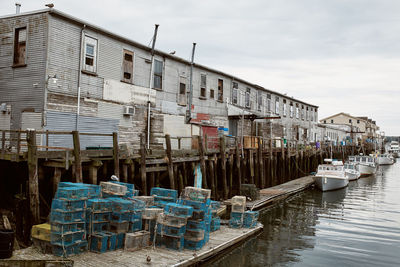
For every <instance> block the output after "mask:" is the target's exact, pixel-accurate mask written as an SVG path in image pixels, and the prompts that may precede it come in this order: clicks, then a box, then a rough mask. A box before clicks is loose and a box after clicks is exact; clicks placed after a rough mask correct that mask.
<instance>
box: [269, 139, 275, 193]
mask: <svg viewBox="0 0 400 267" xmlns="http://www.w3.org/2000/svg"><path fill="white" fill-rule="evenodd" d="M273 150H274V148H273V146H272V139H270V140H269V174H270V177H269V187H271V186H273V185H274V178H275V177H274V153H273Z"/></svg>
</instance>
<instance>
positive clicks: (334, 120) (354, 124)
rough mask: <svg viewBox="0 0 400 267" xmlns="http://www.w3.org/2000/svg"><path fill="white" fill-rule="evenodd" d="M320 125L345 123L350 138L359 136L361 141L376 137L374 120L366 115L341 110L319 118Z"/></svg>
mask: <svg viewBox="0 0 400 267" xmlns="http://www.w3.org/2000/svg"><path fill="white" fill-rule="evenodd" d="M320 123H321V124H322V125H326V126H327V125H336V126H340V125H347V126H349V127H350V135H352V137H350V138H352V139H355V140H356V139H357V138H359V139H360V140H362V141H365V140H367V139H374V138H377V137H378V130H379V127H378V126H377V125H376V122H375V121H373V120H372V119H369V118H368V117H356V116H352V115H350V114H347V113H344V112H341V113H338V114H335V115H332V116H329V117H326V118H323V119H321V120H320Z"/></svg>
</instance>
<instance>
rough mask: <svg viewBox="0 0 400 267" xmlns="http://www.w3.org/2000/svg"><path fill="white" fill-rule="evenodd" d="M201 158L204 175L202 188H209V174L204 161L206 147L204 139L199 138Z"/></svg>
mask: <svg viewBox="0 0 400 267" xmlns="http://www.w3.org/2000/svg"><path fill="white" fill-rule="evenodd" d="M199 157H200V169H201V173H202V175H203V179H202V186H203V188H208V185H207V173H206V161H205V159H204V146H203V137H202V136H199Z"/></svg>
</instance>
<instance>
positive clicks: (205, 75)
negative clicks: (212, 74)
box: [199, 73, 207, 99]
mask: <svg viewBox="0 0 400 267" xmlns="http://www.w3.org/2000/svg"><path fill="white" fill-rule="evenodd" d="M203 77H204V79H205V80H204V84H203ZM203 92H204V94H203ZM199 95H200V96H199V97H200V99H207V74H205V73H200V94H199Z"/></svg>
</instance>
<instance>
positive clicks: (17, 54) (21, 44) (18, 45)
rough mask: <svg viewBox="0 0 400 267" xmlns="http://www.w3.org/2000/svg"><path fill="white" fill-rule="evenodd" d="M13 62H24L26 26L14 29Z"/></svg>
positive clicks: (18, 63)
mask: <svg viewBox="0 0 400 267" xmlns="http://www.w3.org/2000/svg"><path fill="white" fill-rule="evenodd" d="M13 64H14V65H25V64H26V27H23V28H18V29H15V34H14V60H13Z"/></svg>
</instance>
